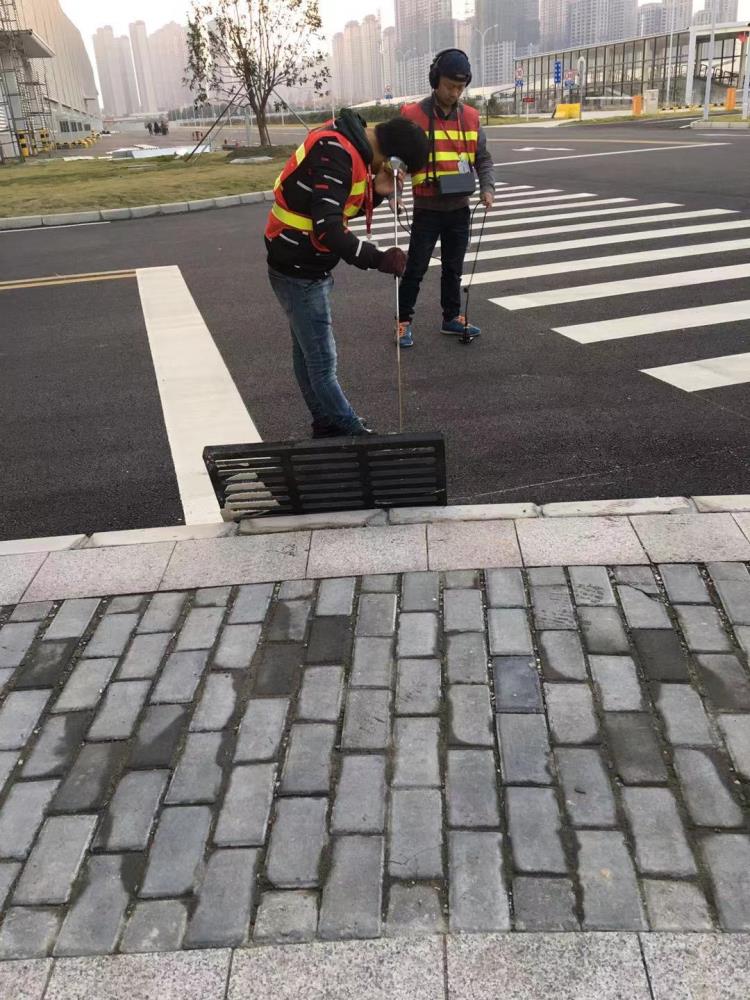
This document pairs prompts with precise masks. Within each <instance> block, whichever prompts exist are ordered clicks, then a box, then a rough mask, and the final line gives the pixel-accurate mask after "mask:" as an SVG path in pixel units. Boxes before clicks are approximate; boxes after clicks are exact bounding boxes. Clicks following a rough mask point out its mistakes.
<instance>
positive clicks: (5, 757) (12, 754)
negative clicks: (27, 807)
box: [0, 750, 20, 792]
mask: <svg viewBox="0 0 750 1000" xmlns="http://www.w3.org/2000/svg"><path fill="white" fill-rule="evenodd" d="M18 760H20V754H19V752H18V750H3V751H2V752H0V792H1V791H2V790H3V788H4V787H5V782H6V781H7V780H8V778H9V777H10V773H11V771H12V770H13V768H14V767H15V766H16V763H17V761H18Z"/></svg>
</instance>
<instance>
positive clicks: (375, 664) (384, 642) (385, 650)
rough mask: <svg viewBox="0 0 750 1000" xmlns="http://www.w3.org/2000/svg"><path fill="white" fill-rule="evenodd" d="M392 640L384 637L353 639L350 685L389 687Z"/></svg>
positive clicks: (391, 664) (391, 665)
mask: <svg viewBox="0 0 750 1000" xmlns="http://www.w3.org/2000/svg"><path fill="white" fill-rule="evenodd" d="M392 673H393V642H392V640H391V639H385V638H371V637H368V638H362V639H357V640H355V643H354V660H353V662H352V673H351V679H350V682H349V683H350V684H351V686H352V687H390V686H391V676H392Z"/></svg>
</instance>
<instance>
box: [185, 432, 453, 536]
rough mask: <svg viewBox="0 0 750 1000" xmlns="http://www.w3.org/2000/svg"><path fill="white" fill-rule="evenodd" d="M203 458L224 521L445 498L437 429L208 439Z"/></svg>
mask: <svg viewBox="0 0 750 1000" xmlns="http://www.w3.org/2000/svg"><path fill="white" fill-rule="evenodd" d="M203 461H204V462H205V463H206V468H207V469H208V473H209V475H210V477H211V483H212V485H213V488H214V492H215V493H216V499H217V500H218V501H219V506H220V507H221V513H222V517H223V518H224V520H226V521H238V520H240V519H241V518H245V517H280V516H281V515H284V514H320V513H324V512H326V513H328V512H331V511H343V510H368V509H369V508H371V507H424V506H445V504H446V503H447V493H446V484H445V441H444V439H443V435H442V434H440V433H437V434H389V435H387V436H384V437H364V438H332V439H330V440H322V441H293V442H281V443H268V442H262V443H259V444H223V445H208V446H207V447H206V448H204V450H203Z"/></svg>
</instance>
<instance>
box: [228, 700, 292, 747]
mask: <svg viewBox="0 0 750 1000" xmlns="http://www.w3.org/2000/svg"><path fill="white" fill-rule="evenodd" d="M288 711H289V699H288V698H251V699H250V701H249V702H248V703H247V708H246V709H245V714H244V716H243V718H242V724H241V725H240V732H239V736H238V737H237V746H236V749H235V753H234V759H235V761H240V762H241V761H254V760H275V759H276V757H277V756H278V753H279V747H280V745H281V737H282V735H283V733H284V725H285V723H286V716H287V712H288Z"/></svg>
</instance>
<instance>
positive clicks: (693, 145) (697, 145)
mask: <svg viewBox="0 0 750 1000" xmlns="http://www.w3.org/2000/svg"><path fill="white" fill-rule="evenodd" d="M711 146H731V143H730V142H690V143H687V144H685V145H682V143H680V145H674V146H649V148H648V149H608V150H607V151H606V152H604V153H576V154H575V155H574V156H540V157H539V159H537V160H507V161H506V162H505V163H493V164H492V165H493V167H515V166H520V165H521V164H523V163H553V162H554V163H560V162H561V161H562V160H587V159H589V158H590V157H592V156H627V155H628V154H630V153H664V152H670V151H671V150H673V149H708V148H709V147H711Z"/></svg>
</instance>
